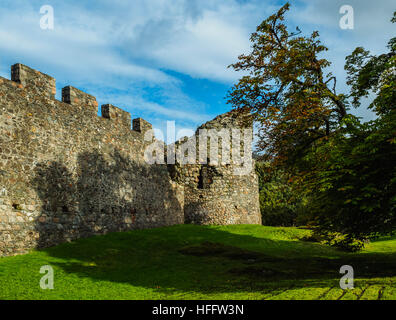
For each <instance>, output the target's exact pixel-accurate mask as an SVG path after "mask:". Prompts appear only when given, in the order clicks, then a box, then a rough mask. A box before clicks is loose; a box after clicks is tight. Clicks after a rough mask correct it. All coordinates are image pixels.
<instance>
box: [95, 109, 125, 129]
mask: <svg viewBox="0 0 396 320" xmlns="http://www.w3.org/2000/svg"><path fill="white" fill-rule="evenodd" d="M102 117H103V118H106V119H110V120H112V121H113V122H114V124H115V125H117V126H120V127H126V128H128V129H131V114H130V113H129V112H127V111H124V110H122V109H120V108H117V107H115V106H113V105H112V104H104V105H102Z"/></svg>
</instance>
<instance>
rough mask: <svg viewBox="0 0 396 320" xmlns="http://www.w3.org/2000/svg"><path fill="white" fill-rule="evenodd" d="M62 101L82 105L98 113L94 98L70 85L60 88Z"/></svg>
mask: <svg viewBox="0 0 396 320" xmlns="http://www.w3.org/2000/svg"><path fill="white" fill-rule="evenodd" d="M62 101H63V102H65V103H68V104H71V105H83V106H86V107H87V108H89V109H90V110H92V112H93V113H94V114H95V115H96V114H97V113H98V102H97V101H96V98H95V97H94V96H92V95H90V94H88V93H85V92H83V91H81V90H79V89H77V88H74V87H72V86H67V87H64V88H63V89H62Z"/></svg>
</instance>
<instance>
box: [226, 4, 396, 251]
mask: <svg viewBox="0 0 396 320" xmlns="http://www.w3.org/2000/svg"><path fill="white" fill-rule="evenodd" d="M287 10H289V4H286V5H285V6H283V7H282V8H281V9H280V10H279V11H278V12H277V13H276V14H274V15H272V16H270V17H269V18H268V19H266V20H264V21H263V22H262V24H261V25H259V26H258V27H257V30H256V32H255V33H253V34H252V36H251V41H252V51H251V52H250V53H249V54H247V55H241V56H240V57H239V61H238V62H237V63H235V64H233V65H231V67H233V68H234V69H235V70H238V71H245V72H247V75H246V76H244V77H242V78H241V79H240V80H239V82H238V83H237V84H236V85H235V86H234V87H233V88H232V90H231V91H230V93H229V100H228V101H229V103H231V104H232V105H233V107H234V108H236V109H239V110H245V109H247V110H250V111H251V113H252V114H253V115H254V118H255V119H256V121H258V122H259V123H260V124H261V130H260V140H259V144H258V147H259V149H260V150H261V151H262V152H263V155H264V158H265V159H266V160H270V161H271V164H272V166H273V167H274V168H277V167H279V166H281V167H283V169H286V170H288V171H289V173H290V174H292V178H291V181H293V185H294V186H298V187H299V188H300V191H301V192H304V196H306V197H308V198H309V199H311V209H312V212H313V216H312V220H314V221H316V223H317V225H318V228H317V230H319V231H320V232H324V233H326V232H327V233H328V232H335V233H341V234H343V235H344V237H343V238H342V239H343V242H344V243H343V245H345V244H346V245H348V243H352V242H353V240H354V239H358V240H364V239H366V238H367V237H369V236H372V235H376V234H383V233H390V232H392V231H393V230H394V229H395V227H396V166H395V164H396V160H395V159H396V148H395V146H396V110H395V103H396V58H395V57H396V55H395V51H396V38H393V39H391V40H390V41H389V43H388V49H389V52H387V53H384V54H381V55H378V56H374V55H370V52H369V51H367V50H365V49H363V48H361V47H359V48H356V49H355V50H354V51H353V53H352V54H351V55H349V56H348V57H347V58H346V65H345V69H346V71H347V73H348V78H347V83H348V84H349V85H350V86H351V91H350V93H349V95H345V94H339V93H337V92H336V78H335V77H334V76H333V75H332V74H331V73H329V74H325V69H326V68H327V67H329V66H330V62H329V61H327V60H325V59H320V58H319V55H320V54H321V53H323V52H324V51H326V50H327V48H326V47H325V46H324V45H323V44H321V42H320V40H319V36H318V33H317V32H313V33H312V34H311V35H310V36H309V37H307V36H302V35H301V31H300V30H299V29H298V28H297V29H296V31H295V32H289V31H288V29H287V27H286V25H285V23H284V15H285V13H286V11H287ZM392 21H393V22H396V13H395V14H394V17H393V19H392ZM369 94H373V95H374V96H375V97H374V100H373V102H372V103H371V104H370V106H369V108H371V109H372V110H374V111H375V112H376V114H377V115H378V118H377V119H376V120H374V121H371V122H368V123H361V122H360V121H359V119H358V118H356V117H354V116H352V115H351V114H348V110H349V106H350V105H352V106H355V107H357V106H359V105H360V99H361V98H362V97H365V96H368V95H369ZM277 170H278V169H277ZM274 172H276V170H275V171H274Z"/></svg>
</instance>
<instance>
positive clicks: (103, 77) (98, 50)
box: [0, 0, 396, 129]
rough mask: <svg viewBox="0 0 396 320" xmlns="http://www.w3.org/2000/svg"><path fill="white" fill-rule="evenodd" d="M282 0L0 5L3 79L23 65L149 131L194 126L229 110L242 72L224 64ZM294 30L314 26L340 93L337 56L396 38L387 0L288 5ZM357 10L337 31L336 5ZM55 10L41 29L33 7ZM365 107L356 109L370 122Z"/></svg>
mask: <svg viewBox="0 0 396 320" xmlns="http://www.w3.org/2000/svg"><path fill="white" fill-rule="evenodd" d="M284 3H285V1H270V0H244V1H242V0H240V1H237V0H133V1H123V0H112V1H107V0H106V1H105V0H96V1H94V2H93V1H82V0H79V1H76V0H70V1H56V0H41V1H35V0H33V1H25V0H23V1H22V0H12V1H8V0H1V3H0V52H1V54H0V75H1V76H3V77H6V78H9V77H10V75H9V74H10V71H9V69H10V66H11V65H12V64H14V63H17V62H19V63H23V64H26V65H28V66H30V67H33V68H35V69H38V70H40V71H42V72H44V73H47V74H49V75H51V76H53V77H55V78H56V80H57V90H58V94H57V97H58V98H59V97H60V93H61V88H62V87H64V86H66V85H72V86H75V87H77V88H80V89H81V90H83V91H85V92H87V93H90V94H92V95H94V96H96V97H97V100H98V102H99V105H101V104H105V103H111V104H114V105H116V106H118V107H121V108H123V109H125V110H127V111H129V112H130V113H131V114H132V117H133V118H136V117H142V118H144V119H146V120H147V121H149V122H151V123H152V124H153V125H154V126H155V127H158V128H164V127H165V125H166V121H167V120H169V121H176V125H177V127H178V128H190V129H195V128H196V127H197V126H198V125H200V124H201V123H203V122H205V121H207V120H210V119H212V118H214V117H215V116H216V115H218V114H220V113H223V112H226V111H228V110H229V108H230V106H229V105H227V104H226V103H225V99H224V97H225V95H226V93H227V91H228V90H229V89H230V87H231V86H232V84H233V83H235V82H236V81H237V80H238V78H239V77H240V76H241V74H238V73H236V72H234V71H232V70H231V69H227V66H228V65H229V64H231V63H233V62H235V61H236V60H237V56H238V55H239V54H242V53H247V52H248V51H249V45H250V43H249V36H250V34H251V33H252V32H253V31H254V30H255V28H256V26H257V25H258V24H259V23H260V22H261V21H262V20H263V19H265V18H266V17H268V16H269V15H270V14H272V13H273V12H275V11H276V10H277V9H278V8H279V7H280V6H281V5H282V4H284ZM291 4H292V8H291V11H290V12H289V14H288V23H289V25H290V26H291V27H293V28H294V27H295V26H297V25H298V26H300V28H301V30H302V31H303V32H304V33H305V34H309V33H311V32H312V31H313V30H318V31H319V32H320V34H321V39H322V41H323V42H324V43H325V45H327V46H328V47H329V51H328V52H327V53H326V58H328V59H329V60H330V61H332V62H333V65H332V67H331V68H330V70H329V71H332V72H333V73H334V74H335V75H336V76H337V77H338V91H339V92H342V91H346V90H347V87H346V85H345V73H344V70H343V66H344V59H345V56H346V55H347V54H349V53H350V52H351V51H352V50H353V49H354V48H355V47H356V46H364V47H365V48H366V49H370V50H371V51H372V52H373V53H382V52H384V50H385V45H386V43H387V41H388V40H389V39H390V38H391V37H392V36H394V35H395V31H396V29H395V25H392V24H391V23H390V22H389V20H390V18H391V16H392V12H393V11H394V10H395V9H396V5H395V1H394V0H377V1H371V0H348V1H346V0H345V1H344V0H342V1H339V0H332V1H328V0H300V1H291ZM344 4H348V5H351V6H352V7H353V8H354V14H355V28H354V29H353V30H342V29H341V28H340V27H339V19H340V18H341V16H342V15H341V14H340V13H339V9H340V7H341V6H342V5H344ZM43 5H51V6H52V7H53V8H54V18H55V20H54V23H55V25H54V29H53V30H42V29H41V28H40V23H39V22H40V18H41V14H40V8H41V7H42V6H43ZM365 106H367V101H365V102H363V107H361V108H360V109H359V110H356V111H355V113H356V114H358V115H360V116H363V117H364V118H365V119H366V120H370V119H371V118H372V117H373V116H372V114H370V112H368V111H367V110H365Z"/></svg>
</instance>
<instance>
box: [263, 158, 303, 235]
mask: <svg viewBox="0 0 396 320" xmlns="http://www.w3.org/2000/svg"><path fill="white" fill-rule="evenodd" d="M256 173H257V175H258V178H259V191H260V210H261V215H262V221H263V225H266V226H284V227H290V226H295V225H296V224H297V220H296V219H297V217H298V215H299V213H300V212H302V211H303V208H304V199H303V198H302V197H301V196H300V195H299V193H297V192H295V190H294V188H293V184H292V183H291V181H289V179H288V175H287V174H286V173H284V172H282V171H281V170H278V171H273V170H271V168H270V164H269V163H268V162H267V163H266V162H257V163H256Z"/></svg>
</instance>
